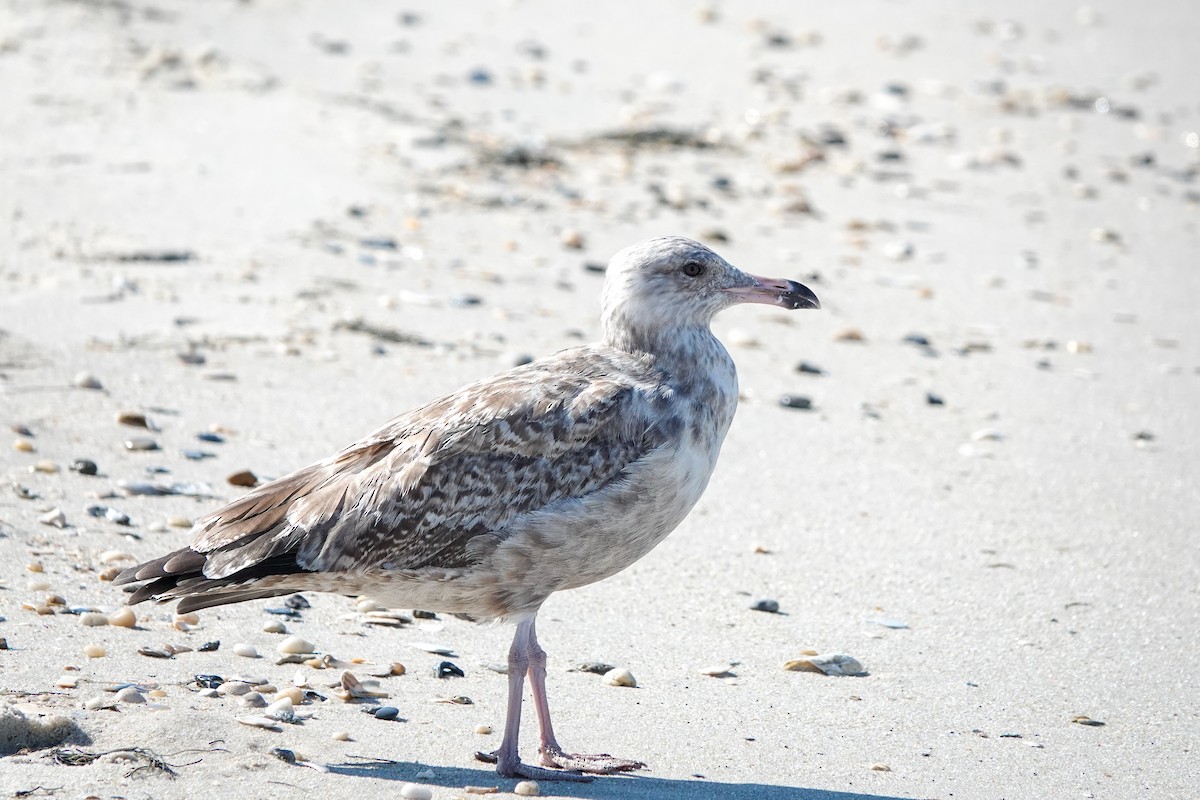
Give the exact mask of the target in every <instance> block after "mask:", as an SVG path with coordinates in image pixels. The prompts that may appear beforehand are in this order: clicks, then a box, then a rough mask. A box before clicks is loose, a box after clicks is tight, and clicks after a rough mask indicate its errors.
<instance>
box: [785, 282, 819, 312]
mask: <svg viewBox="0 0 1200 800" xmlns="http://www.w3.org/2000/svg"><path fill="white" fill-rule="evenodd" d="M783 299H784V300H786V301H787V303H788V304H789V308H791V309H792V310H793V311H795V310H797V309H801V308H820V307H821V301H820V300H818V299H817V296H816V294H814V293H813V290H812V289H809V288H808V287H807V286H805V285H804V284H802V283H797V282H796V281H788V290H787V292H786V293H785V294H784V295H783Z"/></svg>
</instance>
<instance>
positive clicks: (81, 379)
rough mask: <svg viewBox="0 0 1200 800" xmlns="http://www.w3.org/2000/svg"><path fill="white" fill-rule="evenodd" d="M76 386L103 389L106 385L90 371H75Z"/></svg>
mask: <svg viewBox="0 0 1200 800" xmlns="http://www.w3.org/2000/svg"><path fill="white" fill-rule="evenodd" d="M73 382H74V384H75V386H76V387H78V388H80V389H103V388H104V385H103V384H102V383H100V379H99V378H97V377H96V376H95V375H93V374H92V373H90V372H86V371H85V372H77V373H75V380H74V381H73Z"/></svg>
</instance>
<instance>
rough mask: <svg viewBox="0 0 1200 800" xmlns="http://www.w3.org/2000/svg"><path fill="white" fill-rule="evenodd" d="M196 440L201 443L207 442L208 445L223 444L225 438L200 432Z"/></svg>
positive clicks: (217, 434)
mask: <svg viewBox="0 0 1200 800" xmlns="http://www.w3.org/2000/svg"><path fill="white" fill-rule="evenodd" d="M196 439H197V440H199V441H201V442H209V443H210V444H224V443H225V437H224V436H222V435H221V434H219V433H211V432H209V431H201V432H200V433H197V434H196Z"/></svg>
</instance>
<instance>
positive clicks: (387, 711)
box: [369, 706, 400, 720]
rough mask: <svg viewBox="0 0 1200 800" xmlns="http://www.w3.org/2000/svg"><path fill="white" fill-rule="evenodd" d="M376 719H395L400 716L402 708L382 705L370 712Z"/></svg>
mask: <svg viewBox="0 0 1200 800" xmlns="http://www.w3.org/2000/svg"><path fill="white" fill-rule="evenodd" d="M369 713H370V714H371V716H373V717H375V719H384V720H387V719H395V718H396V717H398V716H400V709H398V708H396V707H395V706H380V707H379V708H376V709H374V710H372V711H371V712H369Z"/></svg>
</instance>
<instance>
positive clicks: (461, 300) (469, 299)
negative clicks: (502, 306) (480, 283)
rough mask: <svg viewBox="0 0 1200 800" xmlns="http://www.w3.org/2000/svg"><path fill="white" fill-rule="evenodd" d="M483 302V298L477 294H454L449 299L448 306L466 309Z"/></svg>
mask: <svg viewBox="0 0 1200 800" xmlns="http://www.w3.org/2000/svg"><path fill="white" fill-rule="evenodd" d="M482 302H483V298H482V297H480V296H479V295H477V294H456V295H454V296H453V297H451V298H450V305H452V306H457V307H458V308H468V307H470V306H477V305H479V304H480V303H482Z"/></svg>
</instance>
